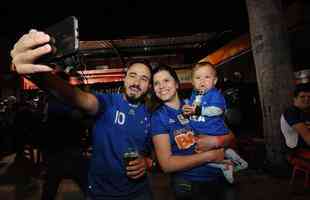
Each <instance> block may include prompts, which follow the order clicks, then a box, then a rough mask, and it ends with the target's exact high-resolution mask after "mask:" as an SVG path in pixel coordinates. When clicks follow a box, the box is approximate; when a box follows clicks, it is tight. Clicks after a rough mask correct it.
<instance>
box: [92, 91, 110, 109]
mask: <svg viewBox="0 0 310 200" xmlns="http://www.w3.org/2000/svg"><path fill="white" fill-rule="evenodd" d="M94 95H95V96H96V98H97V100H98V102H99V107H100V108H99V112H98V113H102V112H103V111H104V108H105V107H108V106H110V105H112V94H102V93H94Z"/></svg>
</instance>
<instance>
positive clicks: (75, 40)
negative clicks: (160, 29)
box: [36, 16, 79, 64]
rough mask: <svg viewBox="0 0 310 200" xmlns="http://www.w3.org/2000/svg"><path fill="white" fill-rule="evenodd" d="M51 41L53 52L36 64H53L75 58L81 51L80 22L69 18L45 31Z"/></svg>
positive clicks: (71, 17) (72, 17) (73, 17)
mask: <svg viewBox="0 0 310 200" xmlns="http://www.w3.org/2000/svg"><path fill="white" fill-rule="evenodd" d="M44 32H45V33H47V34H48V35H49V36H50V37H51V40H50V42H49V44H50V45H51V46H52V49H53V50H52V52H51V53H49V54H47V55H44V56H42V57H40V58H39V59H38V60H37V62H36V63H40V64H51V63H57V62H61V61H62V60H64V59H67V58H68V57H71V56H74V55H75V54H76V53H77V52H78V50H79V31H78V20H77V18H76V17H75V16H69V17H67V18H65V19H64V20H62V21H60V22H58V23H56V24H54V25H53V26H50V27H48V28H47V29H46V30H44Z"/></svg>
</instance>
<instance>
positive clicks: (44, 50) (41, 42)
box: [11, 29, 53, 74]
mask: <svg viewBox="0 0 310 200" xmlns="http://www.w3.org/2000/svg"><path fill="white" fill-rule="evenodd" d="M49 41H50V36H49V35H48V34H46V33H44V32H41V31H37V30H33V29H32V30H30V31H29V33H27V34H25V35H23V36H22V37H21V38H20V39H19V40H18V41H17V42H16V44H15V45H14V48H13V49H12V50H11V57H12V65H11V68H12V71H16V72H17V73H19V74H33V73H36V72H48V71H52V70H53V69H52V68H51V67H49V66H47V65H44V64H34V63H35V61H36V60H37V59H38V58H40V57H41V56H43V55H45V54H48V53H50V52H51V51H52V48H51V46H50V45H49V44H48V42H49Z"/></svg>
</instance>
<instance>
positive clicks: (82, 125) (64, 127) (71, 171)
mask: <svg viewBox="0 0 310 200" xmlns="http://www.w3.org/2000/svg"><path fill="white" fill-rule="evenodd" d="M47 98H48V100H47V102H46V104H45V106H46V107H45V114H44V122H43V123H44V125H43V131H44V133H41V137H40V138H41V140H40V141H41V142H40V144H41V145H40V146H41V148H40V149H41V151H42V154H43V158H44V161H45V162H46V164H47V171H46V176H45V181H44V183H43V191H42V196H41V199H42V200H54V199H55V198H56V195H57V190H58V187H59V185H60V182H61V180H62V179H64V178H70V179H73V180H74V181H75V182H76V183H77V184H78V185H79V187H80V189H81V191H82V193H83V195H84V196H85V197H86V194H87V192H86V191H87V172H88V167H87V166H88V160H87V159H86V158H85V157H84V156H83V153H82V151H83V149H82V145H81V138H82V135H83V134H84V132H85V131H86V128H87V125H88V124H87V123H86V121H87V119H85V117H84V116H83V114H82V113H81V112H80V111H79V110H77V109H73V108H72V107H71V106H70V105H66V104H64V103H63V102H60V101H59V100H57V99H56V98H55V97H53V96H49V97H47Z"/></svg>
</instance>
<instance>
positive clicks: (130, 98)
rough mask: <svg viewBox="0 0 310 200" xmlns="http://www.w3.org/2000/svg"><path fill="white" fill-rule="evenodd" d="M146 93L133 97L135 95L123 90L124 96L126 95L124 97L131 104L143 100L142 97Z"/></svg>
mask: <svg viewBox="0 0 310 200" xmlns="http://www.w3.org/2000/svg"><path fill="white" fill-rule="evenodd" d="M145 95H146V93H145V94H142V95H141V96H139V97H135V96H129V95H128V94H127V93H126V92H125V96H126V99H127V101H128V102H129V103H132V104H137V103H141V102H143V101H144V97H145Z"/></svg>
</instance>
